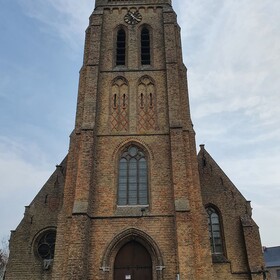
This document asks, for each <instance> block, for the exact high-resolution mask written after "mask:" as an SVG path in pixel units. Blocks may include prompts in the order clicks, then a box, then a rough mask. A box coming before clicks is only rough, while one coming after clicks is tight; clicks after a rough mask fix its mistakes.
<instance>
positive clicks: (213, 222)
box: [206, 206, 224, 255]
mask: <svg viewBox="0 0 280 280" xmlns="http://www.w3.org/2000/svg"><path fill="white" fill-rule="evenodd" d="M206 211H207V214H208V231H209V237H210V243H211V250H212V254H217V255H222V254H223V253H224V248H223V240H222V231H221V218H220V215H219V212H218V211H217V210H216V209H215V208H214V207H212V206H209V207H207V208H206Z"/></svg>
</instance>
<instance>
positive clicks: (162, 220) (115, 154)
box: [6, 0, 263, 280]
mask: <svg viewBox="0 0 280 280" xmlns="http://www.w3.org/2000/svg"><path fill="white" fill-rule="evenodd" d="M185 1H186V0H185ZM233 194H234V195H233ZM232 197H234V199H233V198H232ZM30 221H32V222H30ZM49 236H51V237H52V239H51V240H49ZM10 247H11V257H10V261H9V264H8V268H7V273H6V280H18V279H21V280H37V279H45V280H50V279H54V280H73V279H76V280H85V279H88V280H97V279H98V280H121V279H122V280H175V279H181V280H188V279H192V280H214V279H218V280H224V279H227V280H234V279H241V278H240V277H242V279H244V280H251V279H254V280H260V279H262V278H260V277H261V276H260V275H259V274H258V273H257V272H258V271H259V268H261V267H262V266H263V259H262V255H261V250H259V249H260V248H261V245H260V238H259V233H258V228H257V225H256V224H255V223H254V221H253V220H252V217H251V208H250V205H249V203H248V202H247V201H246V200H245V199H244V197H243V196H242V195H241V194H240V192H239V191H238V190H237V189H236V187H235V186H234V185H233V184H232V182H231V181H230V180H229V179H228V177H227V176H226V175H225V174H224V173H223V171H222V170H221V169H220V168H219V166H218V165H217V163H216V162H215V161H214V160H213V159H212V158H211V156H210V155H209V154H208V153H207V151H206V150H205V148H204V146H201V151H200V152H199V154H198V155H197V152H196V142H195V132H194V129H193V124H192V120H191V117H190V109H189V97H188V87H187V75H186V67H185V66H184V64H183V59H182V49H181V39H180V27H179V26H178V23H177V17H176V13H175V12H174V10H173V8H172V5H171V0H96V3H95V9H94V11H93V13H92V14H91V16H90V21H89V26H88V28H87V30H86V39H85V49H84V61H83V65H82V68H81V71H80V80H79V90H78V100H77V113H76V121H75V128H74V130H73V133H72V134H71V137H70V146H69V153H68V155H67V157H66V158H65V160H64V161H63V162H62V163H61V165H59V166H57V169H56V171H55V172H54V174H53V175H52V176H51V177H50V179H49V180H48V182H47V183H46V185H45V186H44V187H43V188H42V189H41V191H40V192H39V194H38V196H37V197H36V198H35V199H34V201H33V202H32V203H31V205H30V206H29V207H27V208H26V213H25V217H24V219H23V220H22V222H21V224H20V225H19V227H18V228H17V230H16V231H14V232H13V234H12V236H11V246H10ZM19 248H20V250H19ZM19 251H20V253H19ZM50 252H51V253H50ZM19 264H22V265H20V266H19Z"/></svg>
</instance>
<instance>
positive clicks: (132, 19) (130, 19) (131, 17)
mask: <svg viewBox="0 0 280 280" xmlns="http://www.w3.org/2000/svg"><path fill="white" fill-rule="evenodd" d="M141 20H142V15H141V14H140V13H139V12H138V11H136V12H131V11H128V13H127V14H126V15H125V16H124V21H125V22H126V23H128V24H137V23H139V22H141Z"/></svg>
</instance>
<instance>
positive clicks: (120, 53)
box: [116, 28, 126, 65]
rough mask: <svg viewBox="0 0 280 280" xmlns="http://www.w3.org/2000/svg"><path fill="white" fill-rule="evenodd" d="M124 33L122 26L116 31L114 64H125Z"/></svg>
mask: <svg viewBox="0 0 280 280" xmlns="http://www.w3.org/2000/svg"><path fill="white" fill-rule="evenodd" d="M125 54H126V33H125V31H124V29H123V28H121V29H119V30H118V33H117V49H116V65H125Z"/></svg>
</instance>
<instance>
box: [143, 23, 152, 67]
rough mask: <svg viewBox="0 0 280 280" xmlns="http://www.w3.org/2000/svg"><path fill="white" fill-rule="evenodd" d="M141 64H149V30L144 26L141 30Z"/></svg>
mask: <svg viewBox="0 0 280 280" xmlns="http://www.w3.org/2000/svg"><path fill="white" fill-rule="evenodd" d="M141 64H142V65H149V64H151V47H150V31H149V29H148V28H146V27H144V28H143V29H142V31H141Z"/></svg>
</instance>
